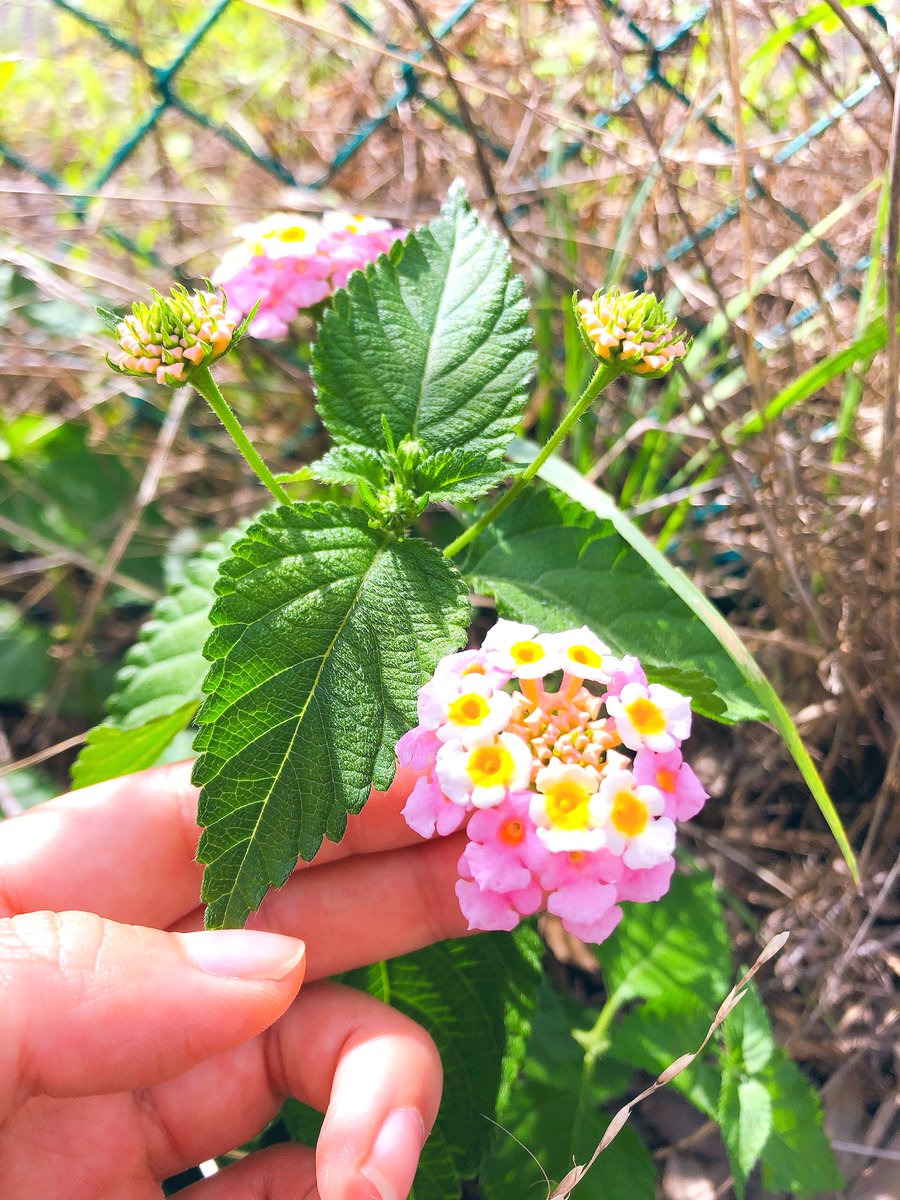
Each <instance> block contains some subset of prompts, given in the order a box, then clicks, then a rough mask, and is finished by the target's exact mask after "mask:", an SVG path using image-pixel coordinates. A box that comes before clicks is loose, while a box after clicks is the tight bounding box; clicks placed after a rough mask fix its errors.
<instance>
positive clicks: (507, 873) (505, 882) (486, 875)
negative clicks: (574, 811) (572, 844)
mask: <svg viewBox="0 0 900 1200" xmlns="http://www.w3.org/2000/svg"><path fill="white" fill-rule="evenodd" d="M529 799H530V794H529V793H528V792H519V793H514V794H512V795H510V796H508V797H507V798H506V799H505V800H504V801H503V802H502V803H501V804H498V805H497V806H496V807H495V808H485V809H480V810H479V811H478V812H476V813H474V815H473V816H472V819H471V820H470V821H469V825H468V829H467V832H468V835H469V844H468V846H467V847H466V849H465V850H464V851H463V856H464V857H465V859H466V863H467V865H468V867H469V870H470V871H471V874H472V878H473V879H474V880H475V881H476V883H477V884H478V886H479V887H482V888H488V889H491V890H495V891H504V892H505V891H518V890H519V889H521V888H524V887H526V886H527V885H528V884H529V883H530V882H531V880H532V872H533V871H539V870H540V867H541V865H542V864H543V863H544V862H545V861H546V859H547V857H548V851H547V850H546V848H545V847H544V846H543V845H542V843H541V841H540V839H539V838H538V837H537V834H536V831H535V828H534V825H533V823H532V822H531V821H530V820H529V817H528V804H529Z"/></svg>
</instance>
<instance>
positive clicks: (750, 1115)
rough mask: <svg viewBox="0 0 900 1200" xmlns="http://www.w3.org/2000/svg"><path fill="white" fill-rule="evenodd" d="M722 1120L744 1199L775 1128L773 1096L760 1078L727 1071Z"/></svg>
mask: <svg viewBox="0 0 900 1200" xmlns="http://www.w3.org/2000/svg"><path fill="white" fill-rule="evenodd" d="M719 1124H720V1125H721V1127H722V1137H723V1139H724V1141H725V1148H726V1150H727V1151H728V1161H729V1163H730V1164H731V1173H732V1175H733V1177H734V1190H735V1192H736V1194H737V1196H738V1200H742V1198H743V1195H744V1186H745V1184H746V1182H747V1179H748V1177H749V1175H750V1172H751V1171H752V1170H753V1168H754V1167H755V1166H756V1164H757V1163H758V1162H759V1156H760V1154H761V1153H762V1150H763V1147H764V1146H765V1144H766V1142H767V1141H768V1138H769V1134H770V1133H771V1131H772V1100H771V1098H770V1096H769V1093H768V1091H767V1090H766V1088H765V1086H764V1085H763V1084H762V1083H760V1081H759V1080H758V1079H742V1078H740V1076H738V1075H734V1074H732V1073H731V1072H726V1074H725V1077H724V1078H723V1080H722V1095H721V1099H720V1103H719Z"/></svg>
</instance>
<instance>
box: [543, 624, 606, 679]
mask: <svg viewBox="0 0 900 1200" xmlns="http://www.w3.org/2000/svg"><path fill="white" fill-rule="evenodd" d="M547 641H548V642H549V643H550V644H551V646H552V647H553V651H554V652H555V654H556V655H557V657H558V658H559V659H560V660H561V666H562V667H563V668H564V669H565V670H566V671H568V673H569V674H570V675H576V676H578V678H579V679H589V680H591V682H592V683H609V681H610V679H611V678H612V676H613V674H614V673H615V672H616V671H617V670H618V669H619V660H618V659H617V658H616V657H615V656H614V655H613V653H612V651H611V650H610V648H609V646H607V645H605V644H604V643H603V642H601V641H600V639H599V638H598V637H597V635H596V634H595V633H594V632H593V631H592V630H590V629H588V627H587V626H586V625H582V627H581V628H580V629H567V630H566V631H565V632H564V633H554V634H551V635H550V636H549V638H548V639H547Z"/></svg>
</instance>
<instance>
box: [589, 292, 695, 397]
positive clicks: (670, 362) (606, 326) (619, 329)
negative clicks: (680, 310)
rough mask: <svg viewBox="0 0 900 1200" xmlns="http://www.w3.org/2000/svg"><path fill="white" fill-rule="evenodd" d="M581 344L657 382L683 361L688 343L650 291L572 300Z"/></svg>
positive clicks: (602, 294) (601, 294)
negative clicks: (657, 378) (583, 343)
mask: <svg viewBox="0 0 900 1200" xmlns="http://www.w3.org/2000/svg"><path fill="white" fill-rule="evenodd" d="M573 305H574V308H575V318H576V320H577V321H578V328H579V330H580V332H581V335H582V337H583V338H584V341H585V342H586V344H587V345H588V347H589V348H590V349H591V351H592V352H593V353H594V354H596V355H597V357H598V358H600V359H602V360H603V361H604V362H607V363H609V364H610V365H615V366H618V367H619V369H620V370H622V371H626V372H628V373H629V374H631V375H648V376H650V377H651V378H656V377H658V376H660V375H665V373H666V372H667V371H669V370H671V368H672V367H673V366H674V365H675V363H676V362H678V361H679V360H680V359H682V358H684V356H685V355H686V354H687V352H688V350H689V349H690V344H691V343H690V339H689V338H688V339H687V341H685V338H684V334H683V333H682V332H681V331H680V330H676V328H675V321H674V320H673V319H672V318H671V317H670V316H669V314H668V312H667V311H666V308H665V305H663V304H662V303H661V302H660V301H659V300H657V299H656V297H655V296H653V295H651V294H650V293H649V292H626V293H622V292H620V291H619V289H618V288H610V289H609V291H602V290H601V291H597V292H595V293H594V295H593V296H592V297H591V298H590V299H589V300H588V299H583V300H579V299H578V296H577V294H576V295H575V297H574V298H573Z"/></svg>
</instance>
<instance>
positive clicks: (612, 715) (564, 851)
mask: <svg viewBox="0 0 900 1200" xmlns="http://www.w3.org/2000/svg"><path fill="white" fill-rule="evenodd" d="M557 671H560V672H561V673H562V683H560V684H558V685H557V687H558V690H557V691H550V690H549V689H548V680H549V678H552V677H553V673H554V672H557ZM607 681H608V686H609V691H608V692H607V693H605V694H604V695H600V694H599V693H600V689H601V688H602V686H603V685H604V684H606V683H607ZM550 686H553V685H550ZM592 689H593V690H592ZM418 715H419V724H418V725H417V726H416V728H415V729H413V730H411V731H410V732H409V733H407V734H404V736H403V737H402V738H401V739H400V741H399V743H398V745H397V756H398V759H399V760H400V762H401V763H402V764H403V765H405V766H412V767H414V768H416V769H418V770H422V771H425V772H426V774H425V775H423V776H422V778H421V779H419V780H418V782H417V783H416V786H415V787H414V789H413V791H412V793H411V795H410V797H409V800H408V801H407V804H406V807H405V808H404V810H403V814H404V817H405V818H406V820H407V822H408V823H409V825H410V826H411V827H412V828H413V829H415V830H416V831H417V832H418V833H420V834H421V835H422V836H423V837H432V836H434V835H435V834H438V835H441V834H446V833H452V832H453V831H455V830H457V829H459V828H460V827H461V826H462V825H464V824H465V823H466V821H468V826H467V829H466V837H467V840H466V846H465V848H464V850H463V853H462V856H461V857H460V859H459V862H458V871H459V876H460V878H459V882H458V883H457V885H456V894H457V897H458V899H459V903H460V908H461V910H462V912H463V913H464V915H465V917H466V919H467V921H468V923H469V928H470V929H512V928H514V926H515V925H516V924H517V923H518V921H519V919H520V918H521V917H522V916H528V915H530V914H532V913H535V912H537V911H538V910H539V909H541V908H544V909H546V910H547V911H548V912H550V913H553V914H555V915H556V916H558V917H559V918H560V920H561V921H562V923H563V925H564V926H565V928H566V929H568V930H569V931H570V932H571V933H572V934H574V935H575V936H576V937H580V938H582V939H584V940H585V941H590V942H601V941H603V939H604V938H606V937H608V936H609V934H610V933H611V932H612V931H613V929H615V927H616V925H617V924H618V922H619V920H620V919H621V917H622V909H621V907H620V903H621V902H622V901H630V902H632V903H648V902H650V901H653V900H658V899H659V898H660V897H661V896H663V895H664V894H665V893H666V891H667V889H668V887H669V882H670V880H671V878H672V872H673V870H674V860H673V857H672V856H673V851H674V848H675V819H676V818H679V819H680V818H683V817H685V816H693V815H694V813H695V812H696V811H697V810H698V809H699V807H700V806H701V805H702V803H703V801H704V799H705V798H706V793H705V792H704V791H703V788H702V786H701V785H700V783H699V781H698V780H697V777H696V776H695V775H694V773H693V771H691V769H690V767H688V766H687V764H686V763H685V762H684V760H683V759H682V756H681V751H680V749H679V743H680V741H681V740H682V739H683V738H686V737H687V735H688V733H689V732H690V720H691V713H690V701H689V700H688V699H687V697H685V696H680V695H679V694H678V693H677V692H674V691H672V690H671V689H670V688H666V687H663V686H662V685H659V684H648V683H647V680H646V676H645V675H644V671H643V668H642V667H641V665H640V663H639V662H638V660H637V659H636V658H634V657H633V656H627V657H625V658H623V659H621V660H616V659H613V658H612V656H611V655H610V654H609V652H608V650H607V648H606V646H605V643H603V642H602V641H601V640H600V639H599V638H598V637H597V635H596V634H595V633H594V632H593V631H592V630H590V629H587V628H584V627H583V628H581V629H572V630H568V631H566V632H565V633H561V634H553V635H548V634H543V633H539V632H538V630H537V628H536V626H533V625H521V624H517V623H515V622H511V621H498V622H497V625H496V626H495V627H494V628H493V629H492V630H491V632H490V633H489V634H488V636H487V638H486V639H485V643H484V646H483V647H482V649H481V650H480V651H471V650H466V651H463V652H462V653H460V654H452V655H448V656H447V657H446V658H445V659H443V660H442V661H441V662H440V663H439V664H438V667H437V669H436V670H435V673H434V676H433V677H432V679H431V680H429V682H428V683H426V684H425V685H424V687H422V688H421V689H420V692H419V698H418ZM620 739H621V740H620Z"/></svg>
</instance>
